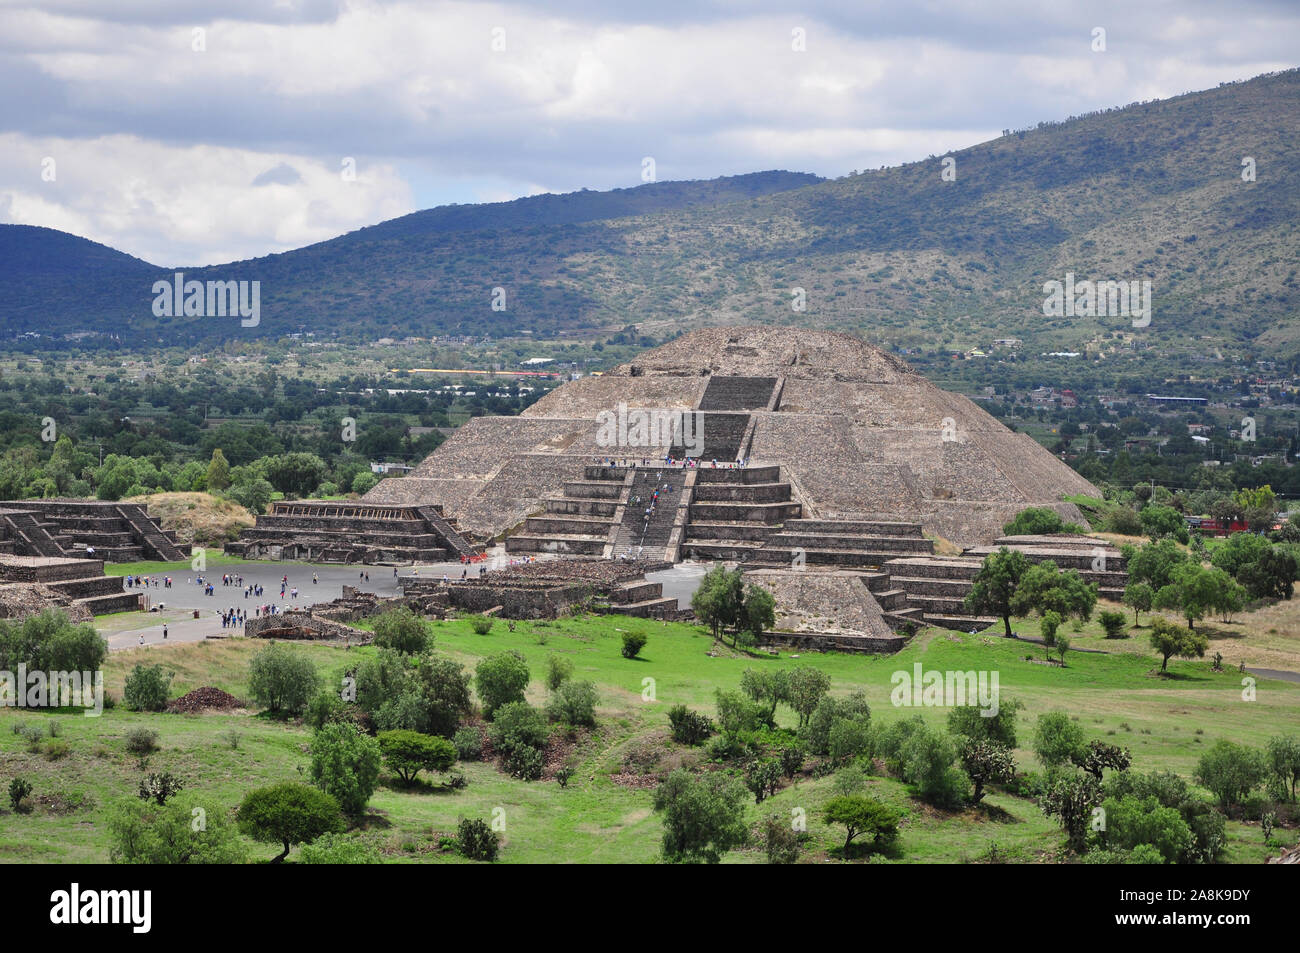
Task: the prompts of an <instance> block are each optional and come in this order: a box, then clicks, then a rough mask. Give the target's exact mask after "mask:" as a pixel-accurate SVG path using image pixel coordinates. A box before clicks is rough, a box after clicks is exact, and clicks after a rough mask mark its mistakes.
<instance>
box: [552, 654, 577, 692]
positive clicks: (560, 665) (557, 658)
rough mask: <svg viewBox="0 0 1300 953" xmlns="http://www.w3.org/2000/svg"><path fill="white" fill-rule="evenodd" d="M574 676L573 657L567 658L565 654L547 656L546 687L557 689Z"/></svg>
mask: <svg viewBox="0 0 1300 953" xmlns="http://www.w3.org/2000/svg"><path fill="white" fill-rule="evenodd" d="M572 677H573V660H572V659H567V658H565V657H564V656H563V655H554V654H552V655H548V656H547V657H546V687H547V688H548V689H550V690H551V691H555V690H556V689H557V688H559V687H560V686H561V685H563V684H564V683H565V682H566V681H567V680H568V679H570V678H572Z"/></svg>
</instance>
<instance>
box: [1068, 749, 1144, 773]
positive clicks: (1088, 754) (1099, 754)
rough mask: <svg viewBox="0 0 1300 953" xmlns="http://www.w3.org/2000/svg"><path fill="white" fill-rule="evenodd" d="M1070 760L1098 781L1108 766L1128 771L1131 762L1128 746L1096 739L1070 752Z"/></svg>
mask: <svg viewBox="0 0 1300 953" xmlns="http://www.w3.org/2000/svg"><path fill="white" fill-rule="evenodd" d="M1070 760H1071V761H1072V762H1074V764H1075V766H1076V767H1079V768H1082V769H1083V770H1084V771H1086V772H1087V773H1088V774H1091V775H1092V776H1093V777H1094V778H1096V779H1097V780H1098V781H1100V780H1101V775H1102V772H1103V771H1105V770H1106V769H1107V768H1110V769H1111V770H1112V771H1127V770H1128V767H1129V764H1130V763H1131V759H1130V758H1129V753H1128V749H1127V748H1121V747H1120V746H1119V745H1112V744H1108V743H1107V742H1105V741H1096V740H1093V741H1089V742H1088V743H1087V744H1086V745H1084V746H1083V747H1082V748H1077V749H1075V750H1074V751H1072V752H1070Z"/></svg>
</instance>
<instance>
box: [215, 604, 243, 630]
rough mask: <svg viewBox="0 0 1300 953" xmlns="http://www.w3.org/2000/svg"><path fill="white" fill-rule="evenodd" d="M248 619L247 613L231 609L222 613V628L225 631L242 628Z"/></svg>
mask: <svg viewBox="0 0 1300 953" xmlns="http://www.w3.org/2000/svg"><path fill="white" fill-rule="evenodd" d="M247 619H248V612H247V611H239V610H236V609H233V608H231V609H228V610H226V611H225V612H223V613H221V627H222V628H223V629H233V628H237V627H238V626H242V625H243V624H244V622H245V621H247Z"/></svg>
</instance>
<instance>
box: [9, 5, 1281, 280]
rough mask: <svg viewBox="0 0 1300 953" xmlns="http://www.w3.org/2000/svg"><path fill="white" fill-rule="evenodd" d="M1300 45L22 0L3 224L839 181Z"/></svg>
mask: <svg viewBox="0 0 1300 953" xmlns="http://www.w3.org/2000/svg"><path fill="white" fill-rule="evenodd" d="M1097 28H1102V29H1103V30H1104V31H1105V35H1104V45H1105V49H1104V51H1100V50H1095V49H1094V47H1095V46H1097V45H1098V43H1097V40H1096V39H1094V33H1095V30H1096V29H1097ZM1298 50H1300V4H1297V3H1296V2H1294V0H1233V2H1231V3H1227V2H1219V0H1183V2H1177V3H1162V2H1142V0H1122V2H1115V3H1106V2H1102V3H1095V2H1094V3H1077V2H1069V0H1061V2H1054V0H1049V2H1044V0H977V2H970V3H961V2H948V3H940V2H926V0H912V2H907V3H903V2H872V0H828V2H820V0H806V2H803V3H794V2H782V0H712V2H711V0H656V2H649V3H647V2H645V0H637V2H630V0H553V2H548V3H545V4H542V3H526V2H518V3H509V2H506V3H480V2H474V3H466V2H438V0H428V2H406V3H403V2H379V0H265V2H254V0H225V2H217V0H39V2H37V0H0V88H3V90H4V93H5V95H4V99H3V106H0V222H9V223H24V224H32V225H46V226H49V227H51V228H58V229H62V230H65V231H68V232H72V233H74V234H77V235H82V236H85V237H87V238H91V239H94V240H96V241H100V242H104V243H106V244H109V245H112V246H114V247H116V248H120V249H122V250H124V251H127V252H130V253H131V254H133V255H138V256H140V257H142V258H145V259H146V260H148V261H151V262H153V263H156V264H160V265H167V266H171V265H187V264H188V265H197V264H212V263H219V262H225V261H230V260H234V259H238V258H245V257H250V256H254V255H261V254H266V253H268V252H274V251H282V250H285V249H288V248H295V247H299V246H301V245H305V244H309V243H311V242H315V241H320V240H323V239H326V238H330V237H332V236H334V235H337V234H340V233H341V232H345V231H348V230H350V229H353V228H357V227H359V226H362V225H368V224H373V223H375V222H378V221H382V220H384V219H388V218H393V217H394V216H397V215H401V214H404V213H406V212H410V211H414V210H416V209H421V208H428V207H431V206H434V205H442V204H447V203H450V202H462V203H464V202H492V201H501V200H505V199H511V198H517V197H519V196H523V195H530V194H535V193H538V192H548V191H550V192H567V191H573V190H575V189H580V188H593V189H610V188H619V187H624V186H631V185H637V184H639V183H640V182H641V178H642V169H643V159H644V158H645V157H647V156H649V157H653V159H654V166H655V174H656V176H657V178H658V179H659V180H660V181H663V180H667V179H695V178H712V177H714V176H718V175H731V174H736V173H743V172H752V171H758V170H763V169H790V170H798V171H806V172H816V173H818V174H820V175H824V176H838V175H843V174H844V173H846V172H849V171H852V170H854V169H863V168H875V167H879V166H881V165H892V164H897V163H899V162H905V161H909V160H912V159H918V158H924V157H925V156H927V155H930V154H942V153H944V152H946V151H948V150H950V149H957V148H962V147H965V146H969V145H972V144H974V143H977V142H980V141H983V140H986V139H989V138H992V137H994V136H996V135H997V134H998V133H999V131H1000V130H1002V129H1004V128H1017V127H1022V126H1026V125H1030V124H1032V123H1036V122H1038V121H1040V120H1043V119H1062V118H1065V117H1066V116H1069V115H1072V114H1076V113H1081V112H1086V111H1089V110H1092V109H1097V108H1104V107H1109V106H1116V105H1123V104H1126V103H1130V102H1134V101H1136V100H1144V99H1155V98H1163V97H1167V96H1171V95H1176V94H1178V93H1182V92H1187V91H1190V90H1195V89H1204V88H1207V87H1211V86H1214V85H1217V84H1218V83H1220V82H1223V81H1227V80H1236V79H1246V78H1249V77H1251V76H1254V75H1257V74H1259V73H1263V72H1268V71H1271V70H1277V69H1286V68H1290V67H1293V66H1295V65H1297V61H1300V55H1298V54H1297V51H1298Z"/></svg>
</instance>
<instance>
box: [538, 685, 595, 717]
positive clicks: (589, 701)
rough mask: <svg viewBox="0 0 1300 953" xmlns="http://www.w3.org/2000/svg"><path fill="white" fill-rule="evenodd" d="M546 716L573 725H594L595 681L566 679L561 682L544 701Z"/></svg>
mask: <svg viewBox="0 0 1300 953" xmlns="http://www.w3.org/2000/svg"><path fill="white" fill-rule="evenodd" d="M546 717H547V719H548V720H550V721H554V722H560V723H561V724H565V725H571V726H574V727H588V728H593V727H595V725H596V684H595V682H585V681H584V682H575V681H567V682H565V683H564V684H562V685H561V686H560V687H559V688H557V689H556V690H555V691H553V692H552V693H551V697H550V698H549V699H547V701H546Z"/></svg>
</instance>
